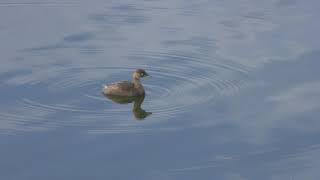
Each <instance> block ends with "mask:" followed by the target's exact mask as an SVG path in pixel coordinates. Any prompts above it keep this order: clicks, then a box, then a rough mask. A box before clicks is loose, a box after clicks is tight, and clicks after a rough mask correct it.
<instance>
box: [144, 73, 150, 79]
mask: <svg viewBox="0 0 320 180" xmlns="http://www.w3.org/2000/svg"><path fill="white" fill-rule="evenodd" d="M144 76H145V77H148V78H150V77H152V76H150V75H149V74H148V73H145V75H144Z"/></svg>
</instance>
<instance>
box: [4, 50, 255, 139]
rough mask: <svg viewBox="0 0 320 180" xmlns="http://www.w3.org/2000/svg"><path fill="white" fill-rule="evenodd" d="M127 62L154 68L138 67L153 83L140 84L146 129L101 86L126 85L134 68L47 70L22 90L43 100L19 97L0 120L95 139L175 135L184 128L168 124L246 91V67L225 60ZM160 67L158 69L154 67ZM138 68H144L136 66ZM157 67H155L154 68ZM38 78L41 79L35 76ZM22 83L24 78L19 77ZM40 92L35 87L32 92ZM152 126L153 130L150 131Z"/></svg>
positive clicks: (167, 57)
mask: <svg viewBox="0 0 320 180" xmlns="http://www.w3.org/2000/svg"><path fill="white" fill-rule="evenodd" d="M130 58H133V59H135V58H139V59H140V60H141V61H147V62H149V63H148V64H150V62H151V63H152V62H154V64H155V65H154V66H150V65H146V64H147V63H145V64H144V65H140V66H139V68H144V69H146V70H147V72H148V73H149V74H151V75H152V78H151V79H149V80H143V81H144V82H143V83H144V86H145V89H146V94H147V96H146V98H145V100H144V102H143V104H142V107H144V109H146V110H148V111H150V112H152V115H151V117H150V118H149V117H148V118H147V119H150V121H144V122H148V123H137V122H136V121H133V120H132V118H128V117H133V116H132V104H128V105H119V104H114V103H113V102H111V101H110V100H108V99H106V98H105V97H104V96H103V95H102V93H101V90H102V85H103V84H105V83H111V82H114V81H118V80H123V78H125V79H130V77H131V73H132V72H133V71H134V70H135V69H136V68H137V67H133V66H131V67H114V66H113V67H111V66H110V67H95V66H92V67H77V68H59V69H55V70H51V71H50V73H51V76H49V77H48V78H47V79H46V78H43V77H38V76H36V77H38V78H39V79H37V78H36V77H33V76H32V78H30V77H29V81H27V82H28V83H29V84H25V83H24V84H22V85H24V86H26V85H29V86H31V87H32V86H39V85H41V87H40V91H42V92H40V93H39V94H45V96H46V97H43V96H40V95H39V96H37V95H32V96H27V97H26V96H24V97H23V98H21V99H19V100H18V101H19V103H18V105H17V106H18V108H16V111H17V114H10V113H9V114H3V113H2V114H0V116H1V117H4V118H6V119H8V120H10V121H14V119H16V121H17V123H18V122H23V123H24V124H23V125H24V126H31V127H38V128H49V129H50V127H52V128H56V127H65V126H75V127H85V128H87V129H88V130H89V131H90V132H94V133H101V132H105V133H122V132H126V133H128V132H132V133H138V132H139V133H141V132H151V130H150V129H152V130H154V131H156V130H161V131H162V130H172V129H174V130H177V129H180V128H185V127H188V126H193V124H194V123H190V124H187V123H186V124H184V127H177V125H172V124H171V125H169V124H170V123H169V121H166V120H169V119H172V118H174V117H177V116H179V114H183V113H186V112H189V111H190V110H191V109H193V108H194V107H197V106H205V104H206V103H212V102H214V101H215V99H217V98H221V97H223V96H230V95H233V94H235V93H237V92H238V91H240V90H241V89H242V88H243V87H245V85H246V76H247V73H248V71H250V69H248V68H247V67H246V66H243V65H241V64H236V63H234V62H232V61H228V60H221V59H220V60H215V59H211V58H212V57H209V56H204V55H197V54H195V55H184V54H181V53H155V52H142V53H139V54H135V55H134V56H132V57H130ZM159 62H161V64H159ZM141 64H143V63H141ZM156 64H157V65H158V66H156ZM39 74H41V73H39ZM22 78H23V77H22ZM35 90H36V91H37V92H38V91H39V87H37V89H35ZM154 124H156V128H155V127H154Z"/></svg>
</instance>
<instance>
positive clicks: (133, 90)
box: [102, 69, 149, 97]
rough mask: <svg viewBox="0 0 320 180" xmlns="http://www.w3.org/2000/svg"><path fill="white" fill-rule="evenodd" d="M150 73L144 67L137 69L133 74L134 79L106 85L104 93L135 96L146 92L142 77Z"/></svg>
mask: <svg viewBox="0 0 320 180" xmlns="http://www.w3.org/2000/svg"><path fill="white" fill-rule="evenodd" d="M147 76H149V74H148V73H147V72H146V71H145V70H143V69H137V70H136V71H135V72H133V74H132V81H131V82H130V81H121V82H117V83H112V84H109V85H104V86H103V89H102V92H103V94H104V95H112V96H124V97H134V96H141V95H144V94H145V91H144V88H143V85H142V83H141V81H140V79H141V78H143V77H147Z"/></svg>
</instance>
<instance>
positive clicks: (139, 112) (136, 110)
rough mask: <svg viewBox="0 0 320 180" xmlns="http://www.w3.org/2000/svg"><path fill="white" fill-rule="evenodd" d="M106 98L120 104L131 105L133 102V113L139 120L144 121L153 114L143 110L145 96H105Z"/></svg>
mask: <svg viewBox="0 0 320 180" xmlns="http://www.w3.org/2000/svg"><path fill="white" fill-rule="evenodd" d="M104 96H105V97H106V98H108V99H110V100H112V101H113V102H115V103H118V104H129V103H132V102H133V107H132V112H133V114H134V117H135V118H136V119H137V120H143V119H144V118H146V117H147V116H149V115H151V114H152V112H147V111H145V110H144V109H142V108H141V105H142V103H143V101H144V97H145V95H141V96H136V97H122V96H112V95H104Z"/></svg>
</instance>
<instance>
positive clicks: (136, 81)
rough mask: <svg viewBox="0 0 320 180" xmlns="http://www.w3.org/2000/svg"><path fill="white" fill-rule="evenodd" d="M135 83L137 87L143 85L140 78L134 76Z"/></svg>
mask: <svg viewBox="0 0 320 180" xmlns="http://www.w3.org/2000/svg"><path fill="white" fill-rule="evenodd" d="M133 84H134V87H135V88H139V87H142V84H141V82H140V79H139V78H133Z"/></svg>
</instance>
